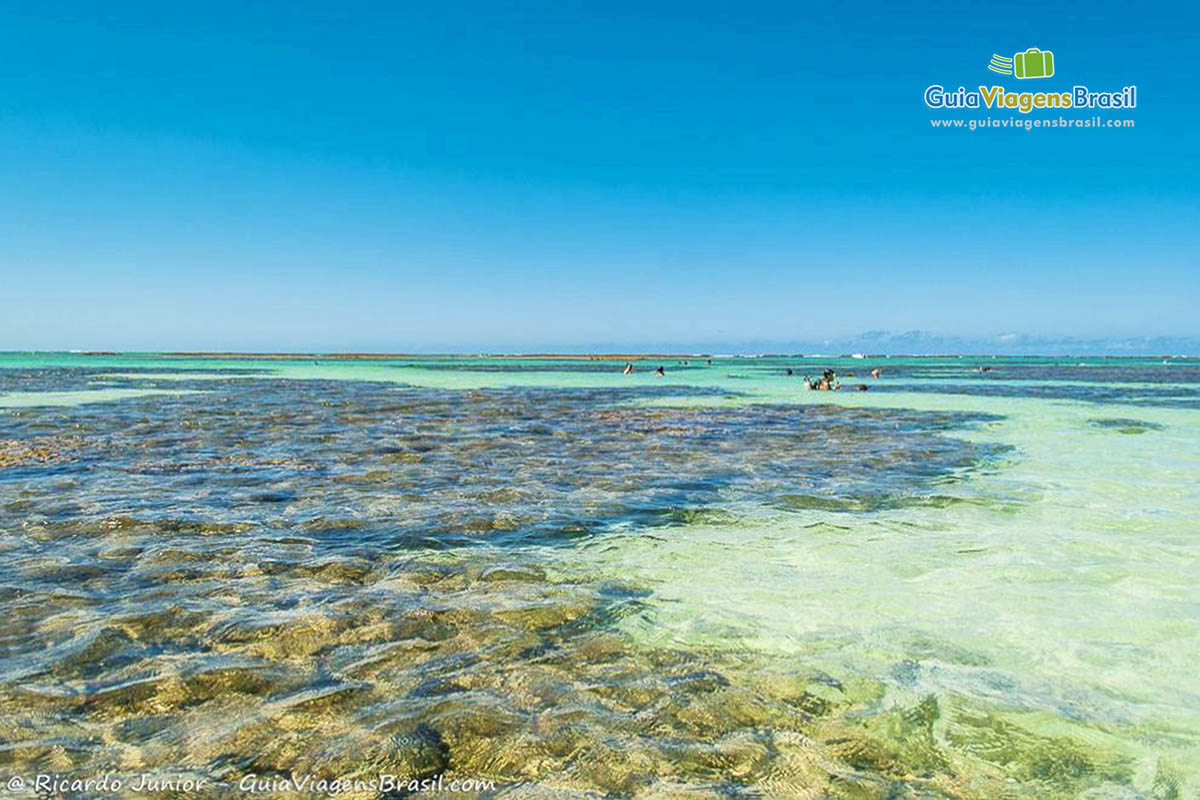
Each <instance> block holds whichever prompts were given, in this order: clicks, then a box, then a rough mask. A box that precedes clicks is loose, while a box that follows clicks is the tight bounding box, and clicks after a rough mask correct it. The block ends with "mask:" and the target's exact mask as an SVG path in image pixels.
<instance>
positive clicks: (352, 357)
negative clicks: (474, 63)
mask: <svg viewBox="0 0 1200 800" xmlns="http://www.w3.org/2000/svg"><path fill="white" fill-rule="evenodd" d="M3 355H9V356H11V355H71V356H84V357H113V356H118V357H119V356H154V357H158V358H198V359H256V360H280V361H283V360H289V359H292V360H294V359H305V360H317V361H383V360H391V359H397V358H481V359H497V360H521V359H524V360H534V359H544V360H559V361H642V360H647V359H664V360H666V359H670V360H677V361H678V360H698V359H714V358H720V359H731V358H740V359H756V358H794V359H849V358H854V359H856V360H862V359H885V358H996V359H1001V358H1100V359H1110V360H1124V359H1146V358H1155V359H1166V360H1171V361H1182V360H1195V359H1197V358H1200V355H1171V354H1166V353H1160V354H1153V353H1148V354H1141V355H1113V354H1081V353H1037V354H1033V353H1006V354H999V353H853V354H851V353H841V354H833V353H752V354H750V353H722V354H712V353H252V352H220V351H195V352H191V351H171V352H147V351H127V352H119V351H113V350H84V351H77V350H0V356H3Z"/></svg>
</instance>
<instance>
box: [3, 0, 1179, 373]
mask: <svg viewBox="0 0 1200 800" xmlns="http://www.w3.org/2000/svg"><path fill="white" fill-rule="evenodd" d="M1032 46H1037V47H1041V48H1044V49H1050V50H1053V51H1054V53H1055V57H1056V68H1057V72H1058V74H1057V75H1056V76H1055V78H1052V79H1047V80H1045V81H1017V80H1015V79H1012V78H1001V77H999V76H996V75H994V74H992V73H990V72H988V71H987V70H986V65H987V62H988V59H989V57H990V56H991V54H992V53H999V54H1012V53H1014V52H1017V51H1020V50H1024V49H1025V48H1027V47H1032ZM1197 51H1200V12H1198V11H1197V9H1196V7H1195V6H1185V5H1183V4H1170V5H1161V6H1154V5H1133V4H1124V3H1122V4H1117V3H1105V2H1093V3H1087V4H1071V5H1069V6H1067V5H1065V4H1049V3H1007V4H1004V5H1003V6H997V5H988V6H978V7H977V8H974V9H972V8H971V7H970V6H968V5H965V4H962V3H954V4H951V3H946V4H925V5H924V7H923V9H922V10H919V11H914V10H912V9H909V8H901V7H899V6H894V5H892V4H883V3H879V4H858V5H854V6H844V7H843V6H842V5H839V4H825V5H823V6H808V5H806V4H796V3H744V2H743V3H721V4H718V3H704V2H701V3H694V2H693V3H686V4H684V3H646V2H636V3H623V2H605V3H599V2H597V3H571V2H547V3H540V2H526V3H520V4H507V3H494V2H492V3H478V4H476V3H439V4H432V3H430V4H420V5H417V4H403V3H401V4H397V3H361V2H341V3H337V4H332V3H307V2H289V3H286V4H285V3H275V2H260V3H254V4H247V3H221V2H211V3H204V4H191V5H188V6H187V7H182V6H181V7H174V4H169V3H144V4H143V3H120V2H116V3H108V4H95V3H77V4H75V3H66V4H64V3H54V2H37V3H32V2H30V3H13V2H5V3H3V4H2V5H0V302H2V304H3V313H2V314H0V349H35V348H36V349H59V348H86V349H151V350H153V349H249V350H309V349H317V350H393V351H395V350H403V351H412V350H481V349H482V350H521V349H560V348H561V349H567V348H576V349H577V348H584V349H586V348H598V349H612V348H616V349H625V348H635V349H658V348H664V347H679V348H684V349H686V348H693V347H701V346H703V347H710V348H718V349H719V348H720V347H722V346H724V347H729V348H731V349H736V348H738V347H742V346H752V345H771V346H772V347H780V348H784V349H786V348H787V347H788V346H789V345H793V344H794V345H797V346H799V343H814V342H818V343H819V342H821V341H825V340H838V341H847V342H849V341H852V340H853V338H854V336H855V335H856V334H858V333H860V332H863V331H879V330H889V331H908V330H914V329H919V330H923V331H929V332H932V334H934V335H941V336H953V337H960V339H963V340H965V341H976V340H979V341H986V340H988V338H989V337H994V336H998V335H1000V334H1007V333H1019V334H1023V335H1027V336H1034V337H1043V340H1044V341H1047V342H1053V341H1055V340H1056V339H1057V338H1068V337H1069V338H1073V339H1088V340H1093V341H1107V340H1118V339H1128V338H1131V337H1140V336H1161V337H1175V338H1183V339H1188V338H1189V337H1190V338H1196V337H1200V322H1198V320H1200V315H1198V314H1197V313H1196V306H1197V301H1200V273H1198V271H1197V266H1198V264H1197V260H1198V257H1197V254H1198V253H1200V225H1198V224H1197V221H1198V220H1200V188H1198V187H1200V169H1198V165H1200V156H1198V154H1197V151H1198V150H1200V148H1197V146H1196V142H1197V141H1198V139H1200V137H1198V135H1197V134H1198V132H1200V128H1198V123H1200V110H1198V109H1200V103H1198V100H1200V97H1198V94H1200V90H1198V89H1197V77H1198V74H1200V71H1198V70H1197V69H1196V67H1195V61H1194V58H1195V53H1196V52H1197ZM931 83H940V84H943V85H945V86H947V87H950V88H956V87H957V86H958V85H965V86H967V87H968V88H973V87H975V86H977V85H979V84H980V83H984V84H987V85H991V84H993V83H999V84H1001V85H1004V86H1005V87H1006V88H1007V89H1011V90H1038V89H1057V90H1069V88H1070V86H1072V85H1073V84H1075V83H1081V84H1086V85H1088V86H1089V87H1091V88H1092V89H1094V90H1095V89H1102V90H1111V89H1120V88H1122V87H1124V86H1126V85H1129V84H1136V85H1137V86H1138V100H1139V107H1138V108H1137V109H1134V110H1132V111H1129V112H1108V115H1109V116H1119V117H1128V118H1132V119H1134V120H1135V122H1136V128H1134V129H1133V130H1111V129H1110V130H1071V131H1063V130H1037V131H1014V130H1012V129H995V130H987V131H980V132H974V133H971V132H967V131H962V130H957V131H955V130H950V131H948V130H934V129H932V128H931V126H930V122H929V121H930V119H931V118H937V117H946V118H951V117H962V118H972V117H973V118H981V117H983V116H987V115H988V114H987V112H978V111H975V112H941V113H939V112H935V111H932V110H930V109H928V108H926V107H925V105H924V103H923V102H922V94H923V92H924V90H925V87H926V86H928V85H930V84H931ZM1035 84H1036V85H1035ZM991 115H992V116H996V117H998V118H1006V117H1015V116H1018V115H1016V114H1014V113H1012V112H1002V113H992V114H991ZM1064 116H1068V117H1071V116H1086V114H1076V113H1073V112H1068V113H1066V114H1065V115H1064Z"/></svg>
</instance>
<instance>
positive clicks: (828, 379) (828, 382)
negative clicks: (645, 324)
mask: <svg viewBox="0 0 1200 800" xmlns="http://www.w3.org/2000/svg"><path fill="white" fill-rule="evenodd" d="M679 363H681V364H687V362H686V361H681V362H679ZM708 365H709V366H710V367H711V366H712V359H711V358H710V359H708ZM633 371H634V367H633V362H632V361H627V362H626V363H625V367H624V369H622V370H621V374H622V375H632V374H633ZM654 374H655V375H657V376H658V377H660V378H662V377H664V376H666V374H667V371H666V369H664V368H663V367H662V366H659V367H657V368H656V369H655V370H654ZM787 374H788V375H795V374H796V372H795V370H793V369H791V368H790V367H789V368H788V370H787ZM846 374H847V376H849V377H854V373H853V372H848V373H846ZM882 374H883V370H881V369H879V368H878V367H876V368H875V369H873V370H871V377H872V378H874V379H875V380H879V376H880V375H882ZM804 388H805V389H809V390H811V391H816V392H836V391H839V390H841V389H842V388H844V387H843V386H842V384H841V382H840V381H838V379H837V373H836V372H834V371H833V370H831V369H826V370H825V371H824V372H822V373H821V378H820V380H818V381H816V382H815V383H814V382H813V380H812V379H811V378H809V377H808V376H807V375H805V376H804ZM870 388H871V387H870V386H868V385H867V384H865V383H860V384H858V385H857V386H855V387H854V388H853V391H856V392H865V391H868V390H869V389H870Z"/></svg>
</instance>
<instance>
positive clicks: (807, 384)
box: [804, 375, 814, 392]
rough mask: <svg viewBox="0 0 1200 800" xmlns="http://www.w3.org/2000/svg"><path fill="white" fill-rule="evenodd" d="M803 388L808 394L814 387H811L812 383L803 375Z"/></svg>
mask: <svg viewBox="0 0 1200 800" xmlns="http://www.w3.org/2000/svg"><path fill="white" fill-rule="evenodd" d="M804 388H805V389H808V390H809V391H810V392H811V391H812V390H813V388H814V387H813V382H812V381H811V380H810V379H809V377H808V376H807V375H805V376H804Z"/></svg>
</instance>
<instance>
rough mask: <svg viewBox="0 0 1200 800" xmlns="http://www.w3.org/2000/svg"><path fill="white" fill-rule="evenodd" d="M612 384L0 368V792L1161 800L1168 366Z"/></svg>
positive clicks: (1195, 615)
mask: <svg viewBox="0 0 1200 800" xmlns="http://www.w3.org/2000/svg"><path fill="white" fill-rule="evenodd" d="M685 362H686V363H685ZM623 363H624V362H621V361H616V362H614V361H593V360H572V359H501V358H423V357H413V358H394V359H383V360H378V359H372V360H328V359H313V358H307V359H305V358H288V359H250V358H220V359H215V358H182V357H155V356H135V355H129V356H124V355H111V356H109V355H104V356H88V355H81V354H48V355H22V354H0V779H4V780H5V781H7V780H8V778H9V776H13V775H20V776H33V775H36V774H53V775H57V776H63V777H77V778H88V777H95V776H99V775H105V774H108V775H113V776H120V777H123V778H124V779H125V780H126V781H127V783H129V782H132V781H133V780H135V778H136V776H138V775H144V774H147V773H149V774H153V775H157V776H163V777H171V778H173V779H177V780H183V779H185V778H190V779H193V780H201V779H203V780H204V781H205V782H206V783H205V788H204V789H203V790H201V791H199V792H194V793H191V794H188V793H186V792H180V791H178V790H177V789H172V788H165V789H161V788H160V789H158V790H156V791H148V792H145V793H144V794H142V795H140V796H153V797H160V796H161V797H178V796H204V797H208V796H212V797H243V796H246V793H245V791H243V789H239V781H243V780H245V778H246V776H255V778H256V779H263V780H265V779H272V778H276V779H278V778H286V777H288V776H295V775H304V774H308V775H314V776H321V777H326V778H330V779H332V778H351V777H360V778H361V777H364V776H370V775H372V774H377V773H387V774H394V775H399V776H404V777H409V778H428V777H430V776H434V775H439V774H440V775H443V776H444V778H445V779H446V780H448V779H450V778H470V779H488V780H491V781H494V782H495V789H494V790H492V791H490V792H485V794H486V795H487V796H495V797H535V798H541V797H555V798H565V797H647V798H654V797H664V798H666V797H679V798H684V797H686V798H708V797H712V798H743V797H744V798H774V797H779V798H813V799H814V800H816V798H960V797H961V798H1013V799H1014V800H1015V799H1016V798H1094V799H1096V800H1099V799H1100V798H1105V799H1111V800H1134V798H1154V799H1155V800H1172V799H1176V800H1183V799H1184V798H1196V797H1200V360H1195V359H1191V360H1189V359H1162V358H1156V359H1103V358H1082V359H1081V358H991V357H988V358H972V357H939V358H870V357H868V358H865V359H859V358H854V359H849V358H831V357H822V356H807V357H803V358H800V357H794V358H783V357H769V358H768V357H759V358H732V357H721V358H713V359H712V360H711V363H710V362H709V360H708V359H707V358H706V357H701V358H693V357H672V358H655V359H649V360H645V361H639V362H637V370H636V371H635V373H634V374H633V375H622V374H621V367H622V366H623ZM660 364H661V365H662V366H664V367H665V370H666V375H665V376H664V377H656V376H655V375H654V374H653V373H652V370H653V368H654V367H656V366H659V365H660ZM876 367H878V368H880V369H882V370H883V373H882V376H881V377H880V378H879V379H873V378H871V377H870V375H869V372H870V370H871V369H872V368H876ZM825 368H831V369H834V370H836V371H837V373H838V376H839V379H840V380H841V381H842V383H843V384H844V385H845V386H846V388H847V389H851V388H853V387H855V386H857V385H859V384H866V385H868V386H869V387H870V388H869V391H865V392H862V391H847V390H844V391H840V392H816V391H812V392H810V391H806V390H805V389H804V387H803V385H802V376H804V375H809V376H812V377H813V378H814V379H815V378H816V377H817V376H819V375H820V373H821V371H822V370H823V369H825ZM788 370H791V371H792V374H791V375H789V374H788ZM850 373H853V375H851V374H850ZM5 785H7V784H5ZM257 785H259V786H260V787H267V788H261V790H260V791H258V792H257V794H256V796H260V797H293V796H300V794H299V793H297V792H296V791H295V790H294V789H293V790H289V789H287V788H279V784H270V782H269V781H267V782H265V783H261V784H257ZM84 794H86V793H83V794H71V793H70V792H68V793H66V794H65V795H64V796H84ZM118 794H122V795H129V796H133V795H134V793H133V792H132V790H129V789H125V790H122V791H121V792H118ZM416 794H418V795H419V796H426V795H425V794H420V793H416ZM8 795H9V796H34V795H35V793H34V791H33V790H32V789H31V788H29V786H26V788H25V789H24V790H21V789H18V790H17V791H16V792H13V791H9V792H8ZM412 795H413V793H412V792H408V791H407V790H400V791H398V792H392V793H391V794H381V793H379V792H377V791H374V790H373V789H371V788H364V787H363V786H358V787H357V788H354V789H352V790H350V791H347V792H344V793H342V794H341V795H339V796H345V797H381V796H395V797H400V796H412ZM97 796H99V795H97ZM447 796H449V795H447ZM457 796H464V795H461V794H460V795H457Z"/></svg>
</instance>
